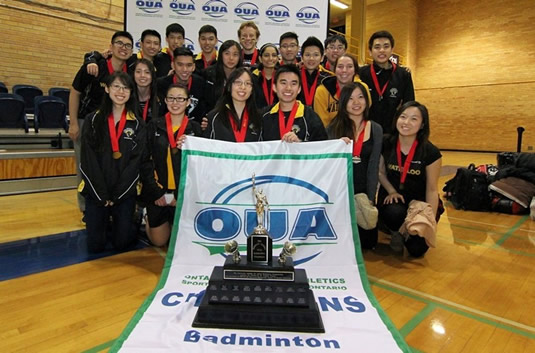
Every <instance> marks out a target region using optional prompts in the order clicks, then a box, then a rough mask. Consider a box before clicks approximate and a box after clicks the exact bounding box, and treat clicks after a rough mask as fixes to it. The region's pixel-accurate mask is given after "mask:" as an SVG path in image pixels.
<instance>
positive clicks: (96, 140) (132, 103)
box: [84, 71, 139, 151]
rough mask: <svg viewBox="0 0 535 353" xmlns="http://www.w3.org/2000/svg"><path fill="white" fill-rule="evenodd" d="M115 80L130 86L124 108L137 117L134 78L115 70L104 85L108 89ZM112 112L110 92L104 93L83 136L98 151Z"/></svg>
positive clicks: (101, 146)
mask: <svg viewBox="0 0 535 353" xmlns="http://www.w3.org/2000/svg"><path fill="white" fill-rule="evenodd" d="M115 80H119V81H121V83H122V84H123V85H125V86H126V87H128V88H130V98H128V101H127V102H126V104H125V108H126V111H127V112H133V113H134V114H135V115H136V117H139V105H138V104H137V94H136V85H135V84H134V80H133V79H132V78H131V77H130V75H128V74H127V73H125V72H122V71H115V72H114V73H112V74H111V75H110V76H108V78H107V79H106V86H107V87H108V90H109V89H110V87H111V84H112V83H113V82H114V81H115ZM112 112H113V101H112V100H111V98H110V94H109V93H106V94H104V96H103V98H102V102H101V104H100V107H99V109H98V113H97V115H96V117H95V119H94V122H93V129H87V130H86V131H87V132H88V136H84V138H87V139H88V140H87V141H88V142H89V144H90V145H91V146H92V147H93V148H95V149H97V150H99V151H102V150H103V146H104V143H103V141H104V136H106V134H104V133H103V131H104V129H106V128H107V126H108V124H107V119H108V116H109V115H110V114H111V113H112Z"/></svg>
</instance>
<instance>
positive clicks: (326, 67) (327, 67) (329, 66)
mask: <svg viewBox="0 0 535 353" xmlns="http://www.w3.org/2000/svg"><path fill="white" fill-rule="evenodd" d="M325 70H329V71H331V63H330V62H329V61H328V60H327V62H326V63H325Z"/></svg>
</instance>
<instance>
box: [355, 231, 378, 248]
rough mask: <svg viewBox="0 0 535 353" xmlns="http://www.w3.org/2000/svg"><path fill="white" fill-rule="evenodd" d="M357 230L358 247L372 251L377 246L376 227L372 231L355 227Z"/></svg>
mask: <svg viewBox="0 0 535 353" xmlns="http://www.w3.org/2000/svg"><path fill="white" fill-rule="evenodd" d="M357 227H358V229H359V238H360V247H361V249H373V248H375V246H376V245H377V237H378V232H377V227H376V228H373V229H364V228H361V227H360V226H357Z"/></svg>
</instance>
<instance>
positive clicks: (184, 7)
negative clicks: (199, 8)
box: [169, 0, 195, 16]
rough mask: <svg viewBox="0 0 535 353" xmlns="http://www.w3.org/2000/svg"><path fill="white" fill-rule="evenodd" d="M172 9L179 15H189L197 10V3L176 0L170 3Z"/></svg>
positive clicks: (191, 0)
mask: <svg viewBox="0 0 535 353" xmlns="http://www.w3.org/2000/svg"><path fill="white" fill-rule="evenodd" d="M169 7H170V8H171V11H173V12H174V13H176V14H177V15H182V16H188V15H191V14H192V13H193V12H195V3H194V2H193V0H190V1H177V0H174V1H172V2H171V3H170V4H169Z"/></svg>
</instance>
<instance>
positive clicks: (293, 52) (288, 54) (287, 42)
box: [280, 38, 299, 63]
mask: <svg viewBox="0 0 535 353" xmlns="http://www.w3.org/2000/svg"><path fill="white" fill-rule="evenodd" d="M280 51H281V57H282V60H284V61H285V62H287V63H293V62H294V61H295V58H296V56H297V52H298V51H299V44H297V40H296V39H295V38H284V39H283V40H282V41H281V42H280Z"/></svg>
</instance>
